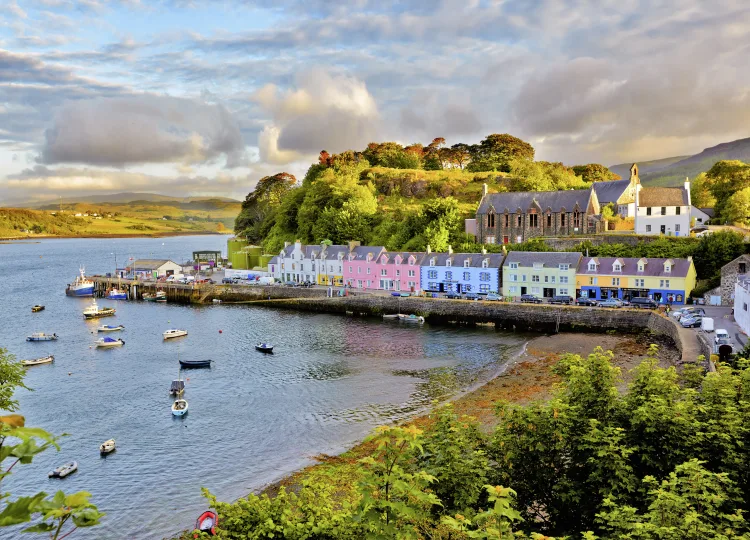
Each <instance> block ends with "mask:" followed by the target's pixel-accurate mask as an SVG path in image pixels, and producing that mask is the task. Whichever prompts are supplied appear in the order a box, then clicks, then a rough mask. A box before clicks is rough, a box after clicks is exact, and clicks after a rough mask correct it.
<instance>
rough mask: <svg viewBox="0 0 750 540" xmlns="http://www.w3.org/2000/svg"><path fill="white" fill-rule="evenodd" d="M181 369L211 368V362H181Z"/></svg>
mask: <svg viewBox="0 0 750 540" xmlns="http://www.w3.org/2000/svg"><path fill="white" fill-rule="evenodd" d="M179 362H180V367H182V368H188V369H190V368H206V367H207V368H210V367H211V360H180V361H179Z"/></svg>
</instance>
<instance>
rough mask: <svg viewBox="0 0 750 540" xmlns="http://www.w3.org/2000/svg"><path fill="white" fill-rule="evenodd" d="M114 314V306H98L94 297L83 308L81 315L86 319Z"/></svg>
mask: <svg viewBox="0 0 750 540" xmlns="http://www.w3.org/2000/svg"><path fill="white" fill-rule="evenodd" d="M114 314H115V308H111V307H102V308H100V307H99V304H97V303H96V299H94V300H92V301H91V305H90V306H89V307H87V308H86V309H84V310H83V316H84V318H86V319H96V318H99V317H110V316H112V315H114Z"/></svg>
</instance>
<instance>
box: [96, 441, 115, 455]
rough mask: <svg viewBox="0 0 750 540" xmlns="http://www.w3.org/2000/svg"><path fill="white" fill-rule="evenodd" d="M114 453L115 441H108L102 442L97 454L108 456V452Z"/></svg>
mask: <svg viewBox="0 0 750 540" xmlns="http://www.w3.org/2000/svg"><path fill="white" fill-rule="evenodd" d="M114 451H115V440H114V439H109V440H108V441H104V442H103V443H102V444H100V445H99V453H100V454H109V453H110V452H114Z"/></svg>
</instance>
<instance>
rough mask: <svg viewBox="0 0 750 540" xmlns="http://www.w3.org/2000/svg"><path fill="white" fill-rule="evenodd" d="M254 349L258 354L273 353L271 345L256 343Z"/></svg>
mask: <svg viewBox="0 0 750 540" xmlns="http://www.w3.org/2000/svg"><path fill="white" fill-rule="evenodd" d="M255 348H256V349H257V350H259V351H260V352H273V345H271V344H269V343H258V344H257V345H256V346H255Z"/></svg>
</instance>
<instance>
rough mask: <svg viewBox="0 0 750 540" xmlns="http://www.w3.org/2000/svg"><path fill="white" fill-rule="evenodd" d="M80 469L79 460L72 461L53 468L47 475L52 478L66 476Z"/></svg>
mask: <svg viewBox="0 0 750 540" xmlns="http://www.w3.org/2000/svg"><path fill="white" fill-rule="evenodd" d="M77 470H78V462H76V461H71V462H70V463H66V464H65V465H60V466H59V467H58V468H57V469H53V470H51V471H50V472H49V473H48V474H47V476H49V477H50V478H65V477H66V476H68V475H69V474H71V473H74V472H76V471H77Z"/></svg>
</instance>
